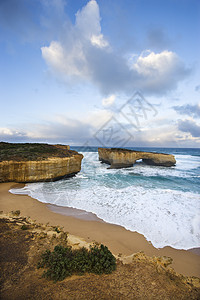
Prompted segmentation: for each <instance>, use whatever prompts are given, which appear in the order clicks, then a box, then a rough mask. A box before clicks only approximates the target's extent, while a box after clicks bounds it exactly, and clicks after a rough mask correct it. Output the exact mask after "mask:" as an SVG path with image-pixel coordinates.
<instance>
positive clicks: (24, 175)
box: [0, 143, 83, 183]
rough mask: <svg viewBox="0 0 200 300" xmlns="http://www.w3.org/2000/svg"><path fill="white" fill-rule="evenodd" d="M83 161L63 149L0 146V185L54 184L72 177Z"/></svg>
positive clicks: (32, 146) (5, 144) (76, 155)
mask: <svg viewBox="0 0 200 300" xmlns="http://www.w3.org/2000/svg"><path fill="white" fill-rule="evenodd" d="M19 149H20V150H19ZM33 149H34V150H33ZM82 158H83V155H82V154H79V153H78V152H76V151H72V150H69V146H64V145H47V144H9V143H0V182H9V181H14V182H24V183H25V182H38V181H54V180H57V179H60V178H63V177H66V176H73V175H74V174H76V173H77V172H79V171H80V170H81V161H82Z"/></svg>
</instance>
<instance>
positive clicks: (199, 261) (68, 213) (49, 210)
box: [0, 183, 200, 277]
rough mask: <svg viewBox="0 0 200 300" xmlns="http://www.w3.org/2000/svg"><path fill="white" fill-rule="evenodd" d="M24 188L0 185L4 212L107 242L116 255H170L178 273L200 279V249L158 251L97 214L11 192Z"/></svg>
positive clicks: (142, 237)
mask: <svg viewBox="0 0 200 300" xmlns="http://www.w3.org/2000/svg"><path fill="white" fill-rule="evenodd" d="M22 186H23V185H21V187H22ZM15 187H18V188H19V187H20V185H16V184H15V183H1V184H0V210H1V211H3V212H4V213H9V212H11V211H15V210H20V212H21V215H22V216H27V217H30V218H31V219H33V220H36V222H39V223H44V224H46V223H49V224H50V225H52V226H56V225H59V226H62V227H64V230H65V231H67V232H69V233H70V234H73V235H75V236H78V237H81V238H84V239H85V241H86V242H91V241H96V242H99V243H103V244H105V245H107V246H108V248H109V249H110V250H111V251H112V252H113V253H114V254H115V255H118V254H122V255H131V254H133V253H136V252H139V251H144V252H145V254H147V255H149V256H153V255H155V256H170V257H172V258H173V264H172V267H173V268H174V269H175V271H176V272H178V273H181V274H183V275H186V276H197V277H200V257H199V255H197V254H196V253H199V248H198V249H195V251H193V252H191V251H186V250H176V249H173V248H171V247H164V248H162V249H156V248H154V247H153V246H152V245H151V243H149V242H147V240H146V239H145V238H144V236H143V235H141V234H139V233H137V232H132V231H129V230H126V229H125V228H124V227H122V226H118V225H113V224H109V223H106V222H104V221H103V220H101V219H99V218H98V217H97V216H96V215H95V214H92V213H88V212H85V211H82V210H77V209H73V208H66V207H64V208H63V207H59V206H55V205H51V204H45V203H41V202H39V201H37V200H35V199H33V198H31V197H29V196H26V195H14V194H11V193H10V192H9V189H11V188H15Z"/></svg>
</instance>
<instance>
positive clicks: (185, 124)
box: [178, 120, 200, 137]
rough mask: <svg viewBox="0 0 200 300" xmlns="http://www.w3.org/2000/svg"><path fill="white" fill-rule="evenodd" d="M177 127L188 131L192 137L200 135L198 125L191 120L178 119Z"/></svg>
mask: <svg viewBox="0 0 200 300" xmlns="http://www.w3.org/2000/svg"><path fill="white" fill-rule="evenodd" d="M178 129H179V130H180V131H183V132H188V133H190V134H191V135H192V136H193V137H200V126H199V125H198V124H196V123H195V122H194V121H192V120H179V121H178Z"/></svg>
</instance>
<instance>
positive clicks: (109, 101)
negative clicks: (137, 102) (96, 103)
mask: <svg viewBox="0 0 200 300" xmlns="http://www.w3.org/2000/svg"><path fill="white" fill-rule="evenodd" d="M115 99H116V96H115V95H111V96H109V97H107V98H103V99H102V105H103V106H105V107H109V106H111V105H112V104H113V103H114V102H115Z"/></svg>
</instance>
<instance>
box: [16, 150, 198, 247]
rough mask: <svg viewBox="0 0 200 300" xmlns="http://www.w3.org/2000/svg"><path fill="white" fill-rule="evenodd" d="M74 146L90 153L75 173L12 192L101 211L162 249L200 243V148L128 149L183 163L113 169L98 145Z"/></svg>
mask: <svg viewBox="0 0 200 300" xmlns="http://www.w3.org/2000/svg"><path fill="white" fill-rule="evenodd" d="M71 149H72V150H77V151H79V152H81V153H83V155H84V159H83V161H82V170H81V172H80V173H78V174H77V175H76V176H75V177H72V178H68V179H63V180H59V181H56V182H41V183H31V184H26V186H25V187H24V188H22V189H14V190H11V192H12V193H16V194H27V195H30V196H31V197H33V198H35V199H38V200H39V201H41V202H45V203H51V204H55V205H58V206H67V207H73V208H78V209H82V210H85V211H88V212H92V213H95V214H96V215H97V216H98V217H99V218H101V219H103V220H104V221H106V222H109V223H113V224H118V225H121V226H123V227H125V228H126V229H128V230H131V231H137V232H139V233H141V234H143V235H144V236H145V238H146V239H147V240H148V241H150V242H151V243H152V244H153V245H154V246H155V247H156V248H162V247H165V246H171V247H173V248H176V249H190V248H195V247H200V149H183V148H182V149H180V148H178V149H173V148H128V149H134V150H140V151H151V152H162V153H169V154H173V155H175V158H176V161H177V164H176V166H174V167H170V168H167V167H157V166H148V165H145V164H143V163H142V161H138V162H137V163H136V164H135V165H134V166H133V167H130V168H126V169H108V165H106V164H104V163H101V162H100V161H99V160H98V150H97V147H90V148H87V149H85V150H86V151H87V152H85V151H84V148H82V147H71ZM91 226H92V225H91Z"/></svg>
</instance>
